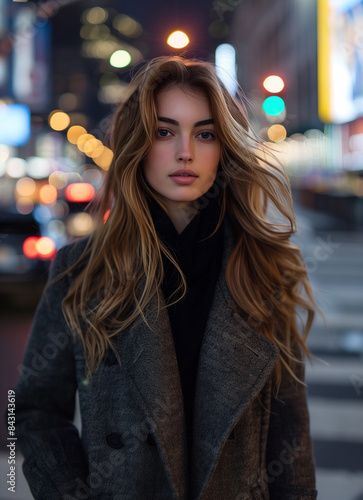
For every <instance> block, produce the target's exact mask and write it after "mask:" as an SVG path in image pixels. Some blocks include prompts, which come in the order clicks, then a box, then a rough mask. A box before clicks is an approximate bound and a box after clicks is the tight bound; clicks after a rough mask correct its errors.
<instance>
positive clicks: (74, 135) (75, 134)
mask: <svg viewBox="0 0 363 500" xmlns="http://www.w3.org/2000/svg"><path fill="white" fill-rule="evenodd" d="M83 134H87V130H86V129H85V128H84V127H81V126H80V125H73V126H72V127H70V128H69V129H68V131H67V139H68V140H69V142H70V143H71V144H77V141H78V138H79V137H80V136H81V135H83Z"/></svg>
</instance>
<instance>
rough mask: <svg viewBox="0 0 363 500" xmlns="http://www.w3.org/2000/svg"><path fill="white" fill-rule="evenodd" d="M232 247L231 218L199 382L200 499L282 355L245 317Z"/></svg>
mask: <svg viewBox="0 0 363 500" xmlns="http://www.w3.org/2000/svg"><path fill="white" fill-rule="evenodd" d="M232 248H233V240H232V231H231V228H230V226H229V225H228V224H227V225H226V229H225V247H224V259H223V264H222V269H221V274H220V277H219V280H218V283H217V285H216V289H215V292H214V296H213V302H212V307H211V310H210V314H209V318H208V323H207V327H206V331H205V334H204V340H203V344H202V349H201V354H200V359H199V367H198V377H197V384H196V395H195V407H194V432H193V436H194V437H193V440H194V448H193V485H192V488H193V498H196V499H200V498H201V497H202V495H203V492H204V491H205V489H206V487H207V484H208V481H209V479H210V477H211V474H212V472H213V470H214V468H215V467H216V465H217V459H218V455H219V452H220V449H221V447H222V446H223V444H224V442H225V440H226V439H227V438H228V435H229V433H230V432H231V430H232V428H233V427H234V425H235V424H236V423H237V421H238V420H239V418H240V416H241V414H242V412H243V411H244V409H245V408H246V407H247V406H248V405H249V403H250V402H251V401H252V400H253V399H254V398H255V397H256V396H257V395H258V393H259V392H260V391H261V390H262V388H263V387H264V385H265V383H266V382H267V380H268V377H269V376H270V374H271V372H272V370H273V368H274V366H275V363H276V361H277V358H278V349H277V347H276V346H275V345H274V344H273V343H272V342H271V341H269V340H267V339H266V338H265V337H264V336H263V335H261V334H258V333H257V332H255V331H254V330H252V329H251V328H250V327H249V326H248V325H247V324H246V323H245V321H244V320H243V319H242V318H241V316H240V315H239V314H238V312H237V309H236V306H235V305H234V302H233V300H232V298H231V296H230V294H229V291H228V288H227V285H226V281H225V270H226V263H227V260H228V258H229V255H230V252H231V250H232Z"/></svg>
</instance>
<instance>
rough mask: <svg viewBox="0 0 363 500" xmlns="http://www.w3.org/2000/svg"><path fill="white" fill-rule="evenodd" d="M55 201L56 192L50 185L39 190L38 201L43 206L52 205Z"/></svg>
mask: <svg viewBox="0 0 363 500" xmlns="http://www.w3.org/2000/svg"><path fill="white" fill-rule="evenodd" d="M56 199H57V190H56V188H55V187H54V186H52V185H51V184H45V185H44V186H42V187H41V188H40V189H39V200H40V201H41V203H44V204H45V205H50V204H51V203H54V202H55V201H56Z"/></svg>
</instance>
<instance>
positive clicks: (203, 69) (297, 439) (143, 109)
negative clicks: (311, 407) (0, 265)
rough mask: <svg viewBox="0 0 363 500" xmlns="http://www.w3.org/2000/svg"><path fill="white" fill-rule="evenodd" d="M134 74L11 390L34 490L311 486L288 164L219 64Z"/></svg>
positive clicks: (221, 493)
mask: <svg viewBox="0 0 363 500" xmlns="http://www.w3.org/2000/svg"><path fill="white" fill-rule="evenodd" d="M130 88H131V91H130V95H129V97H128V98H127V99H126V100H125V102H124V103H123V104H121V105H120V106H119V108H118V110H117V111H116V113H115V117H114V121H113V126H112V128H111V132H110V134H111V136H110V137H111V143H112V144H111V146H112V149H113V151H114V160H113V163H112V165H111V167H110V169H109V171H108V172H107V176H106V180H105V184H104V190H103V195H102V200H101V202H100V205H99V210H98V214H99V224H98V226H97V229H96V230H95V231H94V233H93V235H92V237H91V238H90V239H88V240H81V241H80V242H78V243H75V244H72V245H69V246H66V247H65V248H63V249H61V250H60V251H59V252H58V255H57V257H56V260H55V262H54V265H53V266H52V273H51V279H52V281H51V282H50V285H49V286H48V288H47V290H46V292H45V294H44V296H43V298H42V301H41V303H40V305H39V307H38V310H37V313H36V317H35V321H34V325H33V329H32V333H31V336H30V340H29V344H28V347H27V351H26V355H25V360H24V366H23V371H22V375H21V377H20V380H19V383H18V386H17V390H16V394H17V424H18V425H17V436H18V438H19V441H20V443H21V446H22V451H23V454H24V456H25V462H24V465H23V468H24V473H25V475H26V477H27V479H28V481H29V484H30V487H31V490H32V492H33V494H34V496H35V498H37V499H60V498H62V499H66V498H67V499H71V498H72V499H74V498H76V499H86V498H93V499H95V498H96V499H102V500H105V499H114V500H118V499H135V500H136V499H173V498H175V499H203V500H207V499H215V500H221V499H223V500H229V499H231V500H232V499H233V500H235V499H238V500H242V499H268V498H269V499H276V500H282V499H289V500H304V499H311V498H315V497H316V490H315V485H314V464H313V459H312V452H311V439H310V434H309V417H308V412H307V407H306V394H305V389H304V384H303V376H304V375H303V371H304V370H303V368H304V363H303V354H304V353H308V349H307V347H306V343H305V340H306V335H307V332H308V330H309V327H310V325H311V321H312V316H313V310H314V301H313V298H312V296H311V291H310V286H309V283H308V279H307V275H306V271H305V268H304V266H303V262H302V258H301V255H300V252H299V250H298V249H297V248H296V247H295V246H294V245H293V244H292V243H291V242H290V241H289V237H290V235H291V234H292V233H293V232H294V217H293V211H292V202H291V196H290V192H289V189H288V182H287V180H286V177H285V175H284V174H283V172H282V170H281V169H280V168H277V167H276V166H274V162H271V161H269V160H268V157H267V156H266V154H265V153H263V151H262V149H261V147H260V145H259V144H258V143H257V142H256V141H254V140H253V139H252V137H251V136H250V135H249V125H248V121H247V117H246V114H245V112H244V110H243V109H242V108H241V106H240V105H239V104H238V103H237V101H236V100H235V99H234V98H232V97H231V95H229V93H228V92H227V91H226V89H225V88H224V86H223V85H222V83H221V82H220V81H219V80H218V78H217V76H216V74H215V70H214V67H213V66H212V65H211V64H209V63H204V62H200V61H194V60H184V59H182V58H179V57H166V58H158V59H155V60H153V61H151V62H150V63H149V64H147V65H146V66H145V67H144V68H143V69H142V70H141V71H140V72H139V73H138V74H137V75H136V76H135V77H134V79H133V82H132V84H131V87H130ZM271 207H273V210H272V209H271ZM107 210H110V214H109V217H108V219H107V221H106V222H105V223H104V221H103V218H104V214H105V213H106V212H107ZM277 215H280V216H281V217H280V218H282V220H283V222H284V223H283V224H282V223H281V220H280V221H279V219H278V216H277ZM271 217H272V218H273V219H274V220H271ZM301 288H303V289H305V295H304V297H303V296H302V295H301V294H300V291H301V290H300V289H301ZM297 307H298V308H300V309H303V310H305V311H306V312H307V321H306V325H305V330H304V335H303V336H300V334H299V332H298V325H297V321H296V311H295V310H296V308H297ZM77 390H78V392H79V402H80V414H81V420H82V431H81V435H82V437H81V438H80V436H79V433H78V430H77V429H76V428H75V426H74V425H73V423H72V419H73V414H74V406H75V394H76V391H77Z"/></svg>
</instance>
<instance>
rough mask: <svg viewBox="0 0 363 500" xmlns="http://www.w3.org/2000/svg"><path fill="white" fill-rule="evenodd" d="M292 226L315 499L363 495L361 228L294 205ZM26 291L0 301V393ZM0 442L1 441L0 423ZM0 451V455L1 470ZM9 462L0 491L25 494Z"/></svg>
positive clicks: (28, 310) (13, 373) (9, 376)
mask: <svg viewBox="0 0 363 500" xmlns="http://www.w3.org/2000/svg"><path fill="white" fill-rule="evenodd" d="M296 212H297V221H298V234H297V235H296V236H294V240H295V242H296V243H297V244H298V245H299V246H300V248H301V249H302V251H303V254H304V257H305V260H306V265H307V268H308V269H309V271H310V278H311V281H312V284H313V286H314V290H315V294H316V297H317V301H318V304H319V306H320V307H321V309H322V311H323V313H324V315H325V323H324V320H323V319H322V318H321V317H319V316H317V317H316V320H315V323H314V326H313V328H312V331H311V333H310V338H309V346H310V348H311V350H312V352H313V354H314V358H313V360H312V363H308V364H307V369H306V381H307V387H308V394H309V397H308V403H309V410H310V418H311V431H312V436H313V442H314V453H315V461H316V467H317V483H318V490H319V495H318V498H319V500H363V426H362V417H363V308H362V303H363V285H362V283H363V252H362V248H363V231H344V224H342V223H341V222H339V221H338V220H337V219H335V218H332V217H330V216H326V215H323V214H321V213H318V212H315V211H312V210H307V209H305V208H302V207H301V206H299V205H297V206H296ZM38 295H39V290H38V292H37V293H35V295H34V292H33V293H32V294H29V295H28V296H27V297H25V296H23V301H22V302H23V311H22V314H20V309H19V307H18V306H17V307H15V306H14V303H13V305H11V303H8V305H4V302H2V305H1V320H0V321H1V324H0V328H1V332H2V335H1V346H0V358H1V359H0V361H1V372H2V373H1V377H0V387H1V401H2V403H3V402H4V401H5V394H6V392H7V390H8V389H10V388H12V387H13V386H14V383H15V380H16V377H17V368H16V367H17V366H19V364H20V363H21V358H22V352H23V349H24V347H25V342H26V337H27V332H28V328H29V327H30V322H31V316H32V308H33V307H34V304H35V301H36V296H38ZM3 410H5V408H1V411H2V412H3ZM1 443H5V435H4V428H3V426H2V436H1ZM7 469H8V465H7V462H6V452H5V451H4V448H2V451H1V455H0V473H1V476H2V477H5V474H6V471H7ZM31 498H32V497H31V495H30V493H29V491H28V488H27V486H26V483H25V481H24V478H23V477H22V475H21V467H20V459H19V455H18V463H17V492H16V494H15V495H14V494H13V493H10V492H7V489H6V485H5V482H4V481H1V483H0V499H1V500H8V499H16V500H28V499H31Z"/></svg>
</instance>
